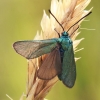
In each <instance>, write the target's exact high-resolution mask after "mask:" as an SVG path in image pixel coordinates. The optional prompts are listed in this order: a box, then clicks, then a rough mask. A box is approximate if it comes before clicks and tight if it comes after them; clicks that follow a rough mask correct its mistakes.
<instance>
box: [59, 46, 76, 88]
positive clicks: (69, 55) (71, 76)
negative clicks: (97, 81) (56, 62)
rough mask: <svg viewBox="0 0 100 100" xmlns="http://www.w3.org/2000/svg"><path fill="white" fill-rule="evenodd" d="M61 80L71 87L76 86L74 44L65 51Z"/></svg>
mask: <svg viewBox="0 0 100 100" xmlns="http://www.w3.org/2000/svg"><path fill="white" fill-rule="evenodd" d="M61 80H62V82H63V83H64V84H65V85H66V86H67V87H69V88H71V87H73V86H74V83H75V80H76V64H75V59H74V52H73V46H72V44H71V45H70V46H69V48H68V50H67V51H65V52H64V57H63V65H62V74H61Z"/></svg>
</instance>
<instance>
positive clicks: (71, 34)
mask: <svg viewBox="0 0 100 100" xmlns="http://www.w3.org/2000/svg"><path fill="white" fill-rule="evenodd" d="M78 28H79V26H78V27H77V28H76V29H75V31H76V30H77V29H78ZM75 31H74V32H73V33H72V34H70V37H71V36H72V35H73V34H74V33H75Z"/></svg>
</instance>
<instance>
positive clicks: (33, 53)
mask: <svg viewBox="0 0 100 100" xmlns="http://www.w3.org/2000/svg"><path fill="white" fill-rule="evenodd" d="M56 45H57V42H56V40H55V39H48V40H33V41H17V42H15V43H14V44H13V47H14V49H15V51H16V52H17V53H18V54H20V55H22V56H23V57H25V58H27V59H33V58H36V57H39V56H41V55H43V54H46V53H49V52H51V51H52V50H53V49H54V48H55V47H56Z"/></svg>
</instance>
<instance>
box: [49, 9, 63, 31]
mask: <svg viewBox="0 0 100 100" xmlns="http://www.w3.org/2000/svg"><path fill="white" fill-rule="evenodd" d="M49 13H50V14H51V15H52V16H53V17H54V18H55V20H56V21H57V22H58V24H59V25H60V26H61V27H62V29H63V31H64V28H63V26H62V25H61V24H60V23H59V21H58V20H57V18H56V17H55V16H54V15H53V14H52V12H51V11H50V9H49Z"/></svg>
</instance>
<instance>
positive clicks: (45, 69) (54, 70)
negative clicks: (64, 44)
mask: <svg viewBox="0 0 100 100" xmlns="http://www.w3.org/2000/svg"><path fill="white" fill-rule="evenodd" d="M59 73H61V59H60V52H59V48H55V49H54V50H53V51H52V52H51V53H49V54H48V56H47V58H46V59H45V60H44V62H43V64H42V65H41V66H40V68H39V70H38V72H37V76H38V77H39V78H40V79H43V80H49V79H52V78H54V77H55V76H56V75H58V74H59Z"/></svg>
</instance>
